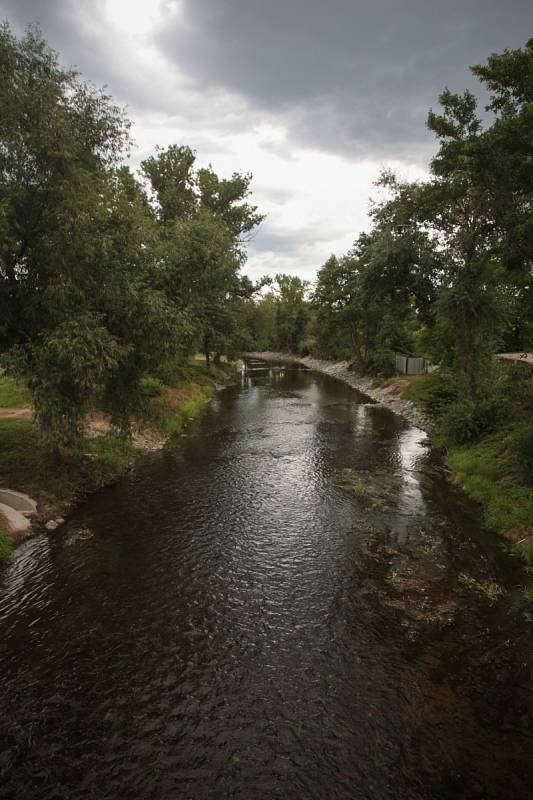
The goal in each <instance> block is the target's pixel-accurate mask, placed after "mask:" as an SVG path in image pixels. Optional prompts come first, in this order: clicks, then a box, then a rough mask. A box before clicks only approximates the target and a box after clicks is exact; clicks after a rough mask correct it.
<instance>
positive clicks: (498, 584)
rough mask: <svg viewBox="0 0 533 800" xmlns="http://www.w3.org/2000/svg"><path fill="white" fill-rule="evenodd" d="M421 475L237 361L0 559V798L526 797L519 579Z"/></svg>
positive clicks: (288, 377) (360, 412)
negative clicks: (211, 390)
mask: <svg viewBox="0 0 533 800" xmlns="http://www.w3.org/2000/svg"><path fill="white" fill-rule="evenodd" d="M437 466H438V465H436V464H434V463H433V459H432V456H431V454H430V452H429V450H428V448H427V447H426V446H425V444H424V434H423V433H422V432H421V431H419V430H417V429H415V428H412V427H409V426H408V425H407V424H405V423H403V422H402V421H401V420H400V419H399V418H398V417H395V416H394V415H392V414H391V413H390V412H388V411H387V410H386V409H383V408H380V407H378V406H376V405H372V404H368V403H367V402H366V400H365V398H364V397H362V396H361V395H359V394H358V393H357V392H355V391H354V390H352V389H350V388H348V387H346V386H344V385H343V384H341V383H339V382H336V381H334V380H332V379H330V378H326V377H324V376H321V375H318V374H316V373H312V372H308V371H306V370H303V369H301V368H296V367H290V368H289V367H287V368H285V367H283V366H279V367H272V366H271V365H269V366H268V367H267V366H265V365H263V364H260V363H258V362H249V364H248V365H247V371H246V372H245V373H244V374H243V375H242V381H241V384H240V385H239V386H236V387H232V388H229V389H226V390H224V391H223V392H221V393H220V394H219V395H218V396H217V398H216V399H215V400H214V401H213V403H212V404H211V406H210V407H209V410H208V412H207V414H206V416H205V417H204V419H203V420H202V421H201V422H200V423H199V424H198V425H197V427H196V428H195V429H194V430H193V431H192V432H191V433H190V434H189V435H188V436H187V437H186V438H184V439H182V440H181V441H180V443H179V445H178V446H177V447H176V448H174V449H171V450H169V451H166V452H164V453H159V454H156V455H153V456H150V457H147V458H146V459H145V460H144V461H143V462H142V463H141V464H140V465H139V466H138V467H137V468H136V469H135V470H134V471H133V472H132V473H131V474H130V475H128V476H127V477H126V478H125V479H123V480H122V481H120V482H119V483H118V484H117V485H115V486H113V487H111V488H109V489H106V490H104V491H102V492H101V493H100V494H99V495H97V496H96V497H94V498H92V499H91V500H90V501H89V502H88V503H87V504H86V505H85V506H83V507H81V508H80V509H79V510H78V511H77V512H76V513H75V514H74V515H73V516H71V518H70V519H69V520H68V522H67V523H66V524H65V525H64V526H63V527H62V528H61V529H60V530H59V531H57V532H56V533H53V534H50V535H48V536H45V535H42V536H38V537H36V538H34V539H32V540H30V541H28V542H27V543H26V544H25V545H23V546H22V547H21V548H19V550H18V551H17V553H16V556H15V558H14V559H13V561H12V562H11V564H10V565H9V566H8V567H6V568H5V569H4V570H3V571H2V572H0V669H1V675H2V680H1V681H0V708H1V710H2V718H1V722H0V769H1V770H2V778H1V782H0V797H2V798H7V797H9V798H23V799H24V800H30V799H31V798H39V800H41V798H98V799H99V800H100V798H143V800H144V799H147V798H194V800H196V798H242V799H243V800H244V798H246V799H247V800H248V798H253V799H254V800H256V799H257V800H263V798H265V799H266V798H316V799H317V800H329V799H330V798H331V799H333V798H335V799H336V800H340V799H341V798H342V799H344V798H346V799H348V798H350V800H351V799H353V798H365V800H366V799H367V798H371V799H372V800H373V799H374V798H375V800H387V799H388V798H413V800H415V799H416V798H421V799H422V798H427V799H428V800H429V798H432V799H433V798H437V799H438V798H443V800H444V799H447V798H463V797H467V798H468V797H472V798H505V800H513V798H516V799H521V798H526V797H527V796H528V794H527V788H528V779H531V777H532V775H531V772H528V770H530V766H529V762H530V760H531V759H530V752H531V751H530V748H531V743H532V739H531V728H530V718H529V717H528V714H527V711H528V709H527V668H528V663H527V647H528V646H530V643H531V639H530V638H529V631H528V626H527V624H526V623H525V622H524V621H523V618H522V616H521V615H520V607H519V606H520V597H519V594H518V593H517V592H516V590H515V589H516V586H517V585H518V584H519V583H520V581H521V578H522V576H521V573H520V567H519V565H518V564H517V563H516V562H515V561H514V560H512V559H510V558H509V557H508V556H506V555H505V554H504V553H503V552H502V550H501V547H500V545H499V543H498V542H497V541H496V540H495V539H493V538H492V537H490V536H489V535H488V534H487V533H483V532H481V531H480V529H479V526H478V519H477V518H478V516H479V514H478V511H477V509H476V508H474V507H473V506H472V505H471V504H469V503H468V502H466V501H465V500H464V498H463V497H462V496H461V495H460V494H459V493H457V492H454V491H453V490H452V489H450V487H449V486H448V484H447V483H446V481H445V480H444V479H443V477H442V474H441V472H440V471H439V470H438V469H437V468H436V467H437ZM528 752H529V757H528Z"/></svg>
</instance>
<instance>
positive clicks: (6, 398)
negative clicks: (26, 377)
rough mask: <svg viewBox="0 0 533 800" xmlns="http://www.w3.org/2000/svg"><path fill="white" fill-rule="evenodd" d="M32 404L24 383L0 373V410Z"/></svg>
mask: <svg viewBox="0 0 533 800" xmlns="http://www.w3.org/2000/svg"><path fill="white" fill-rule="evenodd" d="M30 402H31V395H30V393H29V391H28V389H27V387H26V386H25V385H24V383H23V382H22V381H20V380H17V379H16V378H13V377H11V376H10V375H3V374H2V373H0V408H8V407H9V406H26V405H29V403H30Z"/></svg>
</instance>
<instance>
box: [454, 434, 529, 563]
mask: <svg viewBox="0 0 533 800" xmlns="http://www.w3.org/2000/svg"><path fill="white" fill-rule="evenodd" d="M507 450H508V434H501V433H495V434H492V435H491V436H489V437H486V438H485V439H484V440H483V441H482V442H479V443H476V444H471V445H468V446H460V447H452V448H451V450H450V452H449V454H448V457H447V463H448V465H449V466H450V467H451V469H452V470H453V473H454V476H455V477H456V479H457V480H458V482H459V483H460V484H461V485H462V486H463V487H464V489H465V490H466V491H467V492H468V494H470V495H471V496H472V497H474V498H475V499H476V500H478V501H479V502H480V503H481V504H482V506H483V508H484V510H485V519H486V522H487V524H488V525H489V526H490V527H491V528H493V529H494V530H496V531H499V532H502V533H504V534H505V535H506V536H507V537H508V538H509V539H510V540H511V541H514V542H516V543H517V544H516V547H517V548H518V551H519V552H520V553H521V554H524V553H527V551H528V548H529V550H530V548H531V546H532V544H533V541H532V540H531V536H532V534H533V488H532V487H531V486H527V485H525V484H524V483H523V481H522V480H521V476H520V474H519V472H518V470H517V468H516V463H515V461H514V459H512V458H509V457H507V456H506V453H507Z"/></svg>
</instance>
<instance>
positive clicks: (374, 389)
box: [245, 351, 432, 433]
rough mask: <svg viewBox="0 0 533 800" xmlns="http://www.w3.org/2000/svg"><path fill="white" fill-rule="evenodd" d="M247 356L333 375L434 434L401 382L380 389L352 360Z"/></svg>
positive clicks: (422, 412)
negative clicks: (288, 363)
mask: <svg viewBox="0 0 533 800" xmlns="http://www.w3.org/2000/svg"><path fill="white" fill-rule="evenodd" d="M245 356H246V357H247V358H257V359H259V360H261V361H267V362H269V361H270V362H276V361H287V362H290V363H294V364H303V365H304V366H305V367H308V368H309V369H314V370H315V371H316V372H322V373H324V374H325V375H330V376H331V377H332V378H337V379H338V380H340V381H343V383H347V384H348V385H349V386H351V387H352V388H353V389H357V391H358V392H361V393H362V394H364V395H366V396H367V397H370V399H371V400H374V401H375V402H376V403H380V404H381V405H383V406H385V407H386V408H389V409H390V410H391V411H394V413H395V414H398V415H399V416H400V417H403V418H404V419H406V420H407V421H408V422H409V423H410V424H411V425H414V426H415V427H417V428H420V429H421V430H423V431H425V432H426V433H430V432H431V429H432V421H431V419H430V417H429V416H428V415H427V414H426V413H425V412H424V411H423V410H421V409H420V408H419V407H417V406H416V405H415V404H414V403H412V402H411V401H410V400H408V399H407V398H406V397H403V396H402V394H401V386H400V384H399V383H398V382H396V381H387V382H386V383H385V384H383V385H380V386H377V385H376V378H375V377H373V376H368V375H357V373H355V372H354V371H353V369H351V367H350V363H349V362H348V361H325V360H323V359H319V358H311V357H310V356H292V355H287V354H286V353H274V352H271V351H267V352H262V353H245Z"/></svg>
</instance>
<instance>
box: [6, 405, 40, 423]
mask: <svg viewBox="0 0 533 800" xmlns="http://www.w3.org/2000/svg"><path fill="white" fill-rule="evenodd" d="M0 419H28V420H31V419H33V408H32V407H31V406H7V407H6V408H0Z"/></svg>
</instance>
